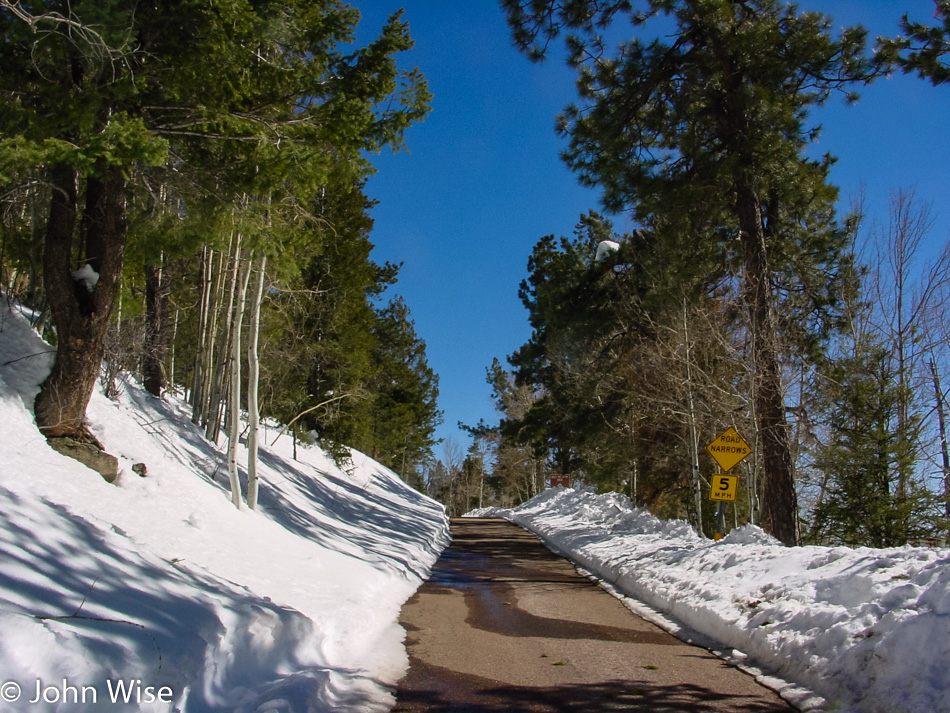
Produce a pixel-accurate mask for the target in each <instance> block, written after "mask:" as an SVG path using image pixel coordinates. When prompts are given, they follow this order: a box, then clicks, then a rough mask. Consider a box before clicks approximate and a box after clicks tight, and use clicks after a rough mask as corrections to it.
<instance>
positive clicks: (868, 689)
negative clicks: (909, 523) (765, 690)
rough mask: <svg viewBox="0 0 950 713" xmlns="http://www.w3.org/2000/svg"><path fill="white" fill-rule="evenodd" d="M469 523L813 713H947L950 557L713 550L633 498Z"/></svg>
mask: <svg viewBox="0 0 950 713" xmlns="http://www.w3.org/2000/svg"><path fill="white" fill-rule="evenodd" d="M469 515H470V516H482V517H505V518H507V519H509V520H512V521H513V522H516V523H518V524H519V525H521V526H523V527H525V528H527V529H529V530H532V531H534V532H536V533H537V534H538V535H539V536H540V537H542V538H543V539H544V540H545V541H546V542H547V543H548V544H549V545H550V546H551V547H552V548H553V549H555V550H557V551H559V552H561V553H563V554H565V555H566V556H568V557H569V558H571V559H572V560H573V561H574V562H576V563H577V564H578V565H580V566H581V567H583V568H584V569H587V570H589V571H590V572H592V573H593V574H595V575H596V576H597V577H599V578H601V579H603V580H605V581H606V582H607V583H609V584H610V585H612V587H613V588H616V590H619V593H620V595H621V596H622V598H625V601H626V603H627V604H628V605H629V606H630V607H631V608H633V609H635V610H636V611H638V613H642V614H645V615H647V616H648V617H649V618H652V619H653V620H655V621H657V622H658V623H660V624H661V625H664V626H665V627H666V628H668V629H671V630H673V631H674V632H675V633H677V634H678V635H680V636H682V637H683V638H686V639H692V640H695V641H697V643H702V644H703V645H705V646H707V647H709V648H712V649H714V650H717V652H718V653H720V654H721V655H723V656H724V657H726V658H729V659H731V660H733V661H735V662H737V663H740V664H741V665H743V666H744V667H745V668H747V669H748V670H750V671H752V672H753V673H756V674H758V676H759V677H760V679H761V680H763V682H765V683H766V684H768V685H771V686H772V687H773V688H776V689H777V690H779V692H780V693H781V694H782V695H783V696H784V697H786V698H787V699H788V700H789V701H791V702H792V703H793V704H795V705H797V706H799V707H801V708H803V709H805V710H828V709H830V710H835V711H852V712H854V713H946V712H947V711H950V550H945V549H944V550H929V549H918V548H911V547H907V548H900V549H889V550H880V549H869V548H860V549H849V548H844V547H832V548H829V547H795V548H788V547H784V546H782V545H781V544H779V543H778V542H777V541H776V540H774V539H773V538H771V537H770V536H769V535H767V534H766V533H764V532H763V531H762V530H761V529H759V528H757V527H755V526H745V527H741V528H738V529H736V530H733V531H732V532H731V533H730V534H729V535H728V536H727V537H725V538H723V539H722V540H720V541H719V542H713V541H711V540H707V539H703V538H701V537H699V536H698V535H697V534H696V533H695V531H693V530H692V529H691V528H690V527H689V525H688V524H687V523H685V522H682V521H673V522H664V521H661V520H658V519H657V518H655V517H653V516H652V515H651V514H650V513H648V512H646V511H645V510H642V509H634V508H631V506H630V502H629V500H628V499H627V498H626V497H625V496H622V495H618V494H616V493H607V494H604V495H596V494H595V493H594V492H592V491H589V490H571V489H568V488H551V489H549V490H547V491H545V492H544V493H542V494H541V495H539V496H538V497H536V498H534V499H533V500H531V501H529V502H527V503H525V504H524V505H522V506H520V507H517V508H514V509H510V510H499V509H493V508H488V509H484V510H477V511H474V512H473V513H470V514H469ZM624 595H625V596H624ZM631 597H632V598H633V599H635V600H636V601H632V600H631V599H629V598H631ZM644 604H645V605H646V606H643V605H644Z"/></svg>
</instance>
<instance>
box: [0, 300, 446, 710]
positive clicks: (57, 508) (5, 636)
mask: <svg viewBox="0 0 950 713" xmlns="http://www.w3.org/2000/svg"><path fill="white" fill-rule="evenodd" d="M51 360H52V354H51V353H50V348H49V347H48V346H47V345H46V344H45V343H43V342H42V341H41V340H40V339H39V338H38V337H37V336H36V335H35V334H34V333H33V331H32V329H31V328H30V326H29V324H28V323H27V322H26V320H24V319H23V317H21V316H20V315H19V314H17V313H15V312H11V311H10V310H9V309H8V308H7V306H6V305H4V306H3V307H2V308H0V433H2V437H0V512H2V517H0V700H2V703H0V709H2V710H4V711H29V712H30V713H41V712H43V711H49V712H52V711H58V712H60V713H63V712H68V711H105V712H106V713H110V712H111V711H162V712H165V711H173V710H181V711H187V712H188V713H202V712H205V711H209V712H210V711H248V712H251V711H255V712H257V711H259V712H260V713H298V712H299V713H305V712H306V713H320V712H322V711H353V712H354V713H356V712H357V711H358V712H359V713H364V712H367V711H369V712H372V711H385V710H389V708H391V706H392V703H393V695H392V690H391V688H390V686H391V685H392V684H393V683H394V682H395V681H396V680H397V679H398V678H399V677H400V676H401V675H402V674H403V673H404V671H405V669H406V666H407V665H408V660H407V656H406V653H405V648H404V646H403V639H404V636H405V632H404V631H403V629H402V628H401V627H400V626H399V625H398V617H399V610H400V608H401V606H402V604H403V602H404V601H405V600H406V599H408V598H409V597H410V596H411V595H412V593H413V592H414V591H415V590H416V588H417V587H418V586H419V584H420V583H421V582H422V581H423V580H424V579H425V577H426V576H427V575H428V572H429V569H430V568H431V566H432V564H433V563H434V562H435V560H436V558H437V557H438V554H439V553H440V552H441V550H442V549H443V548H444V546H445V545H446V544H447V542H448V528H447V521H446V518H445V514H444V510H443V509H442V507H441V506H440V505H438V504H436V503H434V502H433V501H431V500H429V499H428V498H425V497H424V496H422V495H420V494H419V493H417V492H416V491H414V490H412V489H411V488H409V487H408V486H407V485H405V484H404V483H402V482H401V481H400V480H399V478H398V477H397V476H396V475H395V474H394V473H392V472H391V471H389V470H387V469H386V468H383V467H382V466H380V465H379V464H377V463H375V462H374V461H372V460H370V459H368V458H366V457H364V456H362V455H360V454H358V453H354V454H353V462H352V464H351V465H350V466H349V467H347V468H346V469H345V470H341V469H340V468H338V467H337V466H336V465H335V464H334V463H333V461H332V460H331V459H329V458H328V457H327V456H326V455H325V454H324V453H323V452H322V451H321V450H319V449H317V448H299V449H298V454H299V460H297V461H295V460H293V456H292V444H291V441H290V439H289V437H287V436H284V437H282V438H281V439H279V440H278V441H277V442H276V444H273V445H272V442H273V440H274V438H275V436H276V435H277V432H276V431H275V430H271V431H268V432H267V434H266V437H265V438H264V440H265V442H266V444H267V445H266V446H265V447H263V448H262V451H261V465H260V475H261V480H262V482H261V507H260V509H259V510H258V511H256V512H254V511H249V510H247V509H244V510H237V509H236V508H235V507H234V506H233V505H232V504H231V501H230V494H229V492H228V477H227V468H226V463H225V457H224V454H223V453H222V452H220V451H219V450H218V449H216V448H214V447H213V446H212V445H211V444H209V443H208V442H207V441H206V440H205V439H204V438H203V437H202V436H201V434H200V433H199V431H198V430H197V429H196V428H195V427H194V426H192V424H191V422H190V419H189V413H188V409H187V407H186V405H185V404H184V403H182V402H179V401H176V400H174V399H169V398H166V399H164V400H160V399H155V398H153V397H151V396H149V395H148V394H147V393H145V392H144V391H143V390H142V389H141V388H140V387H139V386H138V385H137V384H135V383H132V382H124V383H123V384H122V393H121V395H120V397H119V399H118V400H117V401H116V402H113V401H109V400H107V399H106V398H105V397H104V396H102V395H101V394H100V393H96V394H95V395H94V397H93V401H92V403H91V404H90V408H89V410H88V415H89V419H90V427H91V429H92V430H93V432H94V433H95V434H96V436H97V437H98V438H99V439H100V440H101V441H102V442H103V443H104V444H105V446H106V449H107V450H108V451H109V452H111V453H112V454H113V455H116V456H117V457H118V458H119V463H120V475H119V479H118V480H117V482H116V484H115V485H110V484H108V483H106V482H105V481H104V480H103V479H102V478H101V477H100V476H99V475H98V474H97V473H95V472H93V471H91V470H89V469H88V468H86V467H84V466H82V465H80V464H79V463H77V462H76V461H73V460H71V459H69V458H66V457H64V456H61V455H59V454H58V453H56V452H54V451H53V450H52V449H50V448H49V446H47V444H46V441H45V440H44V439H43V437H42V436H41V435H40V433H39V432H38V431H37V429H36V425H35V423H34V421H33V415H32V404H33V400H34V398H35V396H36V393H37V390H38V384H39V383H40V382H41V381H42V379H43V378H44V377H45V375H46V374H47V373H48V370H49V368H50V364H51ZM135 463H145V464H146V466H147V475H146V477H144V478H143V477H139V476H138V475H137V474H136V473H134V472H133V471H132V466H133V464H135Z"/></svg>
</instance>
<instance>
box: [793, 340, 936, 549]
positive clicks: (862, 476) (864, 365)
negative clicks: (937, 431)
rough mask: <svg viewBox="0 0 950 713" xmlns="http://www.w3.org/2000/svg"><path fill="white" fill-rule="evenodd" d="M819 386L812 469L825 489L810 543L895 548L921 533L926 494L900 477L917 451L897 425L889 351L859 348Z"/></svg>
mask: <svg viewBox="0 0 950 713" xmlns="http://www.w3.org/2000/svg"><path fill="white" fill-rule="evenodd" d="M822 384H823V386H822V392H823V396H824V403H825V404H826V405H827V409H828V410H827V413H826V414H825V417H826V422H827V427H828V434H827V440H826V442H825V443H824V444H823V445H822V446H821V447H820V448H819V449H818V452H817V454H816V458H815V467H816V468H818V469H819V470H820V471H822V472H823V473H824V474H825V476H826V477H827V478H828V484H827V486H826V490H825V493H824V497H823V499H822V501H821V502H820V503H819V504H818V506H817V507H816V509H815V513H814V522H813V526H812V531H811V538H812V539H814V540H816V541H818V542H820V543H836V544H848V545H867V546H871V547H897V546H900V545H904V544H906V543H907V540H908V538H909V537H914V536H921V535H924V534H929V529H923V531H922V528H921V524H922V519H923V518H922V516H925V511H926V510H927V509H928V508H929V506H930V505H931V503H930V502H929V501H931V500H932V497H931V496H930V495H928V494H927V492H926V490H925V489H924V488H922V487H920V486H919V485H917V484H916V482H914V481H912V480H910V478H909V477H908V475H909V473H910V472H911V471H912V470H913V467H914V463H915V460H916V456H917V455H918V452H917V450H916V448H915V446H914V444H913V443H912V442H910V441H908V440H907V439H906V438H903V437H902V436H901V433H900V429H899V427H898V417H899V410H900V405H901V402H902V401H903V400H905V399H906V398H907V397H906V395H904V394H902V393H901V390H902V387H901V385H900V382H899V381H898V378H897V371H896V368H895V364H894V363H893V359H892V355H891V353H890V351H889V350H888V349H886V348H883V347H882V346H880V345H876V344H873V343H860V344H858V345H857V346H856V348H855V350H854V352H853V353H852V354H850V355H847V356H845V357H843V358H841V359H839V360H837V361H835V362H834V363H832V364H830V365H829V367H828V368H827V369H825V370H824V374H823V379H822ZM904 388H906V387H904ZM902 481H904V486H903V488H902V487H901V482H902Z"/></svg>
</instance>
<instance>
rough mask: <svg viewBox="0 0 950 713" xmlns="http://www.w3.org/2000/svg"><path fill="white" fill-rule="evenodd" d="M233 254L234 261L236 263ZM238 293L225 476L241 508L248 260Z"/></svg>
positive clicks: (232, 331)
mask: <svg viewBox="0 0 950 713" xmlns="http://www.w3.org/2000/svg"><path fill="white" fill-rule="evenodd" d="M238 258H239V256H238V255H235V262H236V263H237V262H240V260H239V259H238ZM240 273H241V277H240V284H239V285H238V294H237V295H236V298H235V299H234V300H233V303H234V312H233V317H232V320H231V321H232V326H231V358H230V364H229V370H228V371H229V376H230V387H231V388H230V389H229V392H230V393H229V395H228V411H229V418H228V479H229V480H230V482H231V502H232V503H234V507H236V508H240V507H241V479H240V478H239V477H238V466H237V450H238V445H239V441H240V438H241V324H242V323H243V321H244V302H245V300H246V298H247V284H248V280H249V279H250V276H251V267H250V262H248V263H247V264H246V265H245V266H244V268H243V269H241V270H240Z"/></svg>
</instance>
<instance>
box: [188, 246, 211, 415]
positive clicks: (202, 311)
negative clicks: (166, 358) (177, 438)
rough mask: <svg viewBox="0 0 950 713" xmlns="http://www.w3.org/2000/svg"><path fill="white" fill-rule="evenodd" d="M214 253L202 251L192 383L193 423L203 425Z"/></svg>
mask: <svg viewBox="0 0 950 713" xmlns="http://www.w3.org/2000/svg"><path fill="white" fill-rule="evenodd" d="M213 260H214V251H213V250H211V249H210V248H209V247H207V246H205V247H204V248H202V250H201V279H200V283H199V288H200V290H201V299H200V300H199V303H198V343H197V344H196V345H195V366H194V372H195V373H194V379H193V380H192V382H191V422H192V423H194V424H195V425H198V424H199V423H201V412H202V407H203V405H204V396H203V395H204V391H203V388H204V380H205V379H204V355H205V343H206V341H207V339H208V312H209V311H210V308H211V263H212V261H213Z"/></svg>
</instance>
